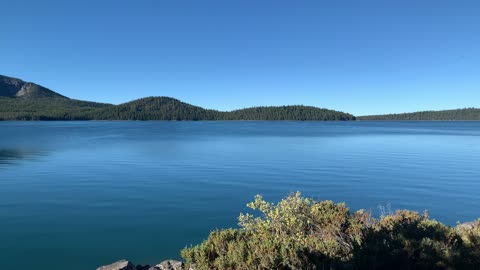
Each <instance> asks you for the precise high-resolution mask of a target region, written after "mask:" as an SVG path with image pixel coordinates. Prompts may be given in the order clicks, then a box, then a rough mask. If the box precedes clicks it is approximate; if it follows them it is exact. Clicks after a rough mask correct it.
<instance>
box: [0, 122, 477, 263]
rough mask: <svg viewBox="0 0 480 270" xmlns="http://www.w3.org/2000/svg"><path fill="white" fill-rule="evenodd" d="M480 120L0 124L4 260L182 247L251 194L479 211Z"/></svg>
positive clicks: (451, 214) (461, 214)
mask: <svg viewBox="0 0 480 270" xmlns="http://www.w3.org/2000/svg"><path fill="white" fill-rule="evenodd" d="M479 165H480V122H250V121H245V122H241V121H240V122H128V121H127V122H0V265H2V269H7V270H8V269H17V268H18V267H21V268H22V269H30V268H32V269H45V270H47V269H48V270H64V269H69V270H88V269H96V267H98V266H100V265H103V264H109V263H111V262H113V261H116V260H119V259H123V258H125V259H130V260H133V261H134V262H135V263H142V264H147V263H148V264H153V263H159V262H160V261H162V260H163V259H169V258H179V257H180V256H179V251H180V249H182V248H183V247H185V246H187V245H190V244H196V243H199V242H200V241H202V239H205V238H206V237H207V236H208V233H209V231H210V230H212V229H215V228H226V227H232V226H236V223H237V220H236V219H237V217H238V215H239V213H240V212H245V211H248V209H247V208H246V206H245V205H246V203H248V202H249V201H251V200H252V199H253V196H254V195H255V194H262V195H263V196H264V197H265V198H266V199H267V200H270V201H278V200H279V199H281V198H283V197H285V196H286V195H288V194H289V193H291V192H294V191H297V190H298V191H301V192H302V193H303V194H304V195H305V196H309V197H313V198H315V199H320V200H324V199H329V200H333V201H335V202H346V203H347V204H348V206H349V207H350V208H351V209H352V210H356V209H360V208H366V209H371V210H372V211H373V212H374V213H376V214H378V212H379V210H378V209H379V206H386V207H387V208H388V206H389V205H390V206H391V209H403V208H408V209H414V210H418V211H423V210H426V209H427V210H428V211H429V213H430V216H431V217H433V218H435V219H437V220H440V221H442V222H445V223H447V224H450V225H455V223H456V222H458V221H460V222H464V221H471V220H474V219H476V218H479V217H480V211H479V209H480V196H479V195H478V194H480V166H479Z"/></svg>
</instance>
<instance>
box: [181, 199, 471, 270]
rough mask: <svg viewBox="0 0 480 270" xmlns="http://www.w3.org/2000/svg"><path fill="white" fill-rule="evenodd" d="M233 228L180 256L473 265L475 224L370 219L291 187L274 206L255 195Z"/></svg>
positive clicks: (358, 265) (265, 262)
mask: <svg viewBox="0 0 480 270" xmlns="http://www.w3.org/2000/svg"><path fill="white" fill-rule="evenodd" d="M248 207H250V208H251V209H253V210H258V211H260V212H261V216H259V217H255V216H253V215H251V214H241V215H240V217H239V225H240V229H227V230H217V231H214V232H212V233H211V234H210V236H209V237H208V239H207V240H205V241H204V242H203V243H202V244H200V245H197V246H194V247H190V248H185V249H184V250H182V256H183V258H184V259H185V260H186V263H187V265H191V266H194V268H195V269H197V270H207V269H208V270H209V269H216V270H223V269H479V267H480V221H478V222H474V223H471V224H469V226H464V225H462V226H458V227H457V228H452V227H448V226H445V225H443V224H441V223H440V222H437V221H435V220H431V219H429V217H428V215H427V214H426V213H424V214H423V215H422V214H419V213H417V212H412V211H407V210H402V211H397V212H396V213H395V214H390V215H387V216H383V217H381V218H380V219H375V218H372V217H371V215H370V213H369V212H366V211H364V210H360V211H357V212H355V213H351V212H350V211H349V209H348V208H347V207H346V205H345V204H343V203H340V204H335V203H333V202H331V201H320V202H317V201H314V200H312V199H309V198H303V197H302V196H301V194H300V193H299V192H297V193H295V194H292V195H290V196H288V197H287V198H285V199H283V200H282V201H280V202H279V203H278V204H276V205H275V204H272V203H268V202H266V201H265V200H263V198H262V197H261V196H259V195H257V196H256V197H255V200H254V201H253V202H251V203H249V204H248Z"/></svg>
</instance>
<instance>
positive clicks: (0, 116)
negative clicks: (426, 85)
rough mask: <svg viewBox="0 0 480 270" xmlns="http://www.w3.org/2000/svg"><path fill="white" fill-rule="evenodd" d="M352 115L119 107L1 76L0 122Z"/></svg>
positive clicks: (151, 103)
mask: <svg viewBox="0 0 480 270" xmlns="http://www.w3.org/2000/svg"><path fill="white" fill-rule="evenodd" d="M354 119H355V117H354V116H353V115H350V114H346V113H342V112H337V111H331V110H326V109H320V108H315V107H306V106H282V107H257V108H249V109H243V110H237V111H232V112H220V111H215V110H206V109H203V108H201V107H197V106H193V105H190V104H187V103H184V102H181V101H179V100H177V99H174V98H169V97H147V98H142V99H138V100H134V101H131V102H128V103H124V104H120V105H117V106H114V105H110V104H102V103H95V102H86V101H79V100H72V99H69V98H67V97H64V96H62V95H60V94H58V93H55V92H53V91H51V90H49V89H47V88H45V87H42V86H40V85H36V84H34V83H29V82H24V81H22V80H20V79H16V78H11V77H6V76H1V75H0V120H177V121H180V120H192V121H196V120H354Z"/></svg>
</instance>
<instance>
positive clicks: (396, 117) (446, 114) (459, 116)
mask: <svg viewBox="0 0 480 270" xmlns="http://www.w3.org/2000/svg"><path fill="white" fill-rule="evenodd" d="M357 120H381V121H480V109H476V108H465V109H456V110H443V111H422V112H413V113H398V114H384V115H368V116H358V117H357Z"/></svg>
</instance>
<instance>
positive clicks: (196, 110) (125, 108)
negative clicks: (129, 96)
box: [91, 97, 213, 120]
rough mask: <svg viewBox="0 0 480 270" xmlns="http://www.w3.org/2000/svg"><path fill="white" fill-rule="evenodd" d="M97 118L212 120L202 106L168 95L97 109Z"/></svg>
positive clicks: (95, 114) (93, 114) (93, 116)
mask: <svg viewBox="0 0 480 270" xmlns="http://www.w3.org/2000/svg"><path fill="white" fill-rule="evenodd" d="M91 118H92V119H98V120H213V115H209V112H208V111H207V110H205V109H203V108H200V107H197V106H193V105H190V104H187V103H184V102H181V101H179V100H177V99H173V98H168V97H147V98H142V99H138V100H134V101H131V102H128V103H124V104H120V105H118V106H111V107H108V108H104V109H101V110H97V111H95V112H94V113H92V115H91Z"/></svg>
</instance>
